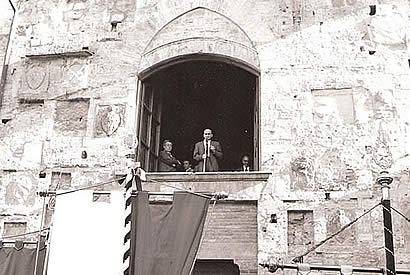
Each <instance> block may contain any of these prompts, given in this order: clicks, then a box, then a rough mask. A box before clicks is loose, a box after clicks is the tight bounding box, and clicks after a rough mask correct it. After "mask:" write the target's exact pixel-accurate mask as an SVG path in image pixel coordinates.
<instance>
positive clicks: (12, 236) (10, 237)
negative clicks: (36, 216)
mask: <svg viewBox="0 0 410 275" xmlns="http://www.w3.org/2000/svg"><path fill="white" fill-rule="evenodd" d="M49 229H50V227H45V228H43V229H41V230H36V231H31V232H27V233H22V234H17V235H10V236H4V237H2V238H1V239H2V240H4V239H12V238H17V237H22V236H27V235H31V234H36V233H39V232H42V231H46V230H49Z"/></svg>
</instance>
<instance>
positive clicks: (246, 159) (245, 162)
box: [242, 157, 249, 166]
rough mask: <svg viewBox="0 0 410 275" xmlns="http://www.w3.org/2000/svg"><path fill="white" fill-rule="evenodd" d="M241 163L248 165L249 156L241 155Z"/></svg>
mask: <svg viewBox="0 0 410 275" xmlns="http://www.w3.org/2000/svg"><path fill="white" fill-rule="evenodd" d="M242 165H244V166H249V158H248V157H243V158H242Z"/></svg>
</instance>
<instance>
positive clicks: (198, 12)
mask: <svg viewBox="0 0 410 275" xmlns="http://www.w3.org/2000/svg"><path fill="white" fill-rule="evenodd" d="M192 54H205V55H206V54H211V55H217V56H224V57H227V58H228V59H232V60H236V61H238V62H240V63H243V64H244V65H245V66H248V67H249V68H250V69H251V70H254V71H256V72H259V58H258V54H257V51H256V49H255V48H254V46H253V44H252V41H251V40H250V38H249V37H248V35H247V34H246V33H245V32H244V31H243V30H242V29H241V28H240V27H239V26H238V25H237V24H236V23H235V22H233V21H232V20H230V19H229V18H227V17H226V16H224V15H222V14H220V13H218V12H215V11H212V10H209V9H207V8H202V7H200V8H195V9H193V10H190V11H188V12H186V13H183V14H182V15H180V16H178V17H176V18H175V19H173V20H171V21H170V22H169V23H168V24H166V25H165V26H164V27H162V28H161V29H160V30H159V31H158V32H157V33H156V34H155V35H154V37H153V38H152V39H151V41H150V42H149V43H148V45H147V47H146V48H145V50H144V53H143V55H142V57H141V62H140V64H139V69H138V73H139V74H144V73H145V72H146V71H149V69H150V68H151V67H153V66H155V65H158V64H161V63H164V62H167V60H171V59H174V58H176V57H181V56H184V55H192Z"/></svg>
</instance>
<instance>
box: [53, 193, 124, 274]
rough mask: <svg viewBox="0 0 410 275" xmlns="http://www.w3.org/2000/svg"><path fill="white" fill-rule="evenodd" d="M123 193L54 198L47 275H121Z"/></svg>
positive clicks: (69, 195) (73, 194) (70, 195)
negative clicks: (54, 204) (54, 206)
mask: <svg viewBox="0 0 410 275" xmlns="http://www.w3.org/2000/svg"><path fill="white" fill-rule="evenodd" d="M124 207H125V200H124V193H123V192H119V191H116V192H110V194H109V197H108V196H107V195H99V194H98V195H96V196H94V195H93V191H91V190H84V191H78V192H74V193H70V194H64V195H60V196H57V199H56V209H55V214H54V222H53V227H52V233H51V243H50V257H49V262H48V273H47V274H48V275H73V274H75V275H90V274H98V275H116V274H121V273H122V257H123V252H124V251H123V238H124Z"/></svg>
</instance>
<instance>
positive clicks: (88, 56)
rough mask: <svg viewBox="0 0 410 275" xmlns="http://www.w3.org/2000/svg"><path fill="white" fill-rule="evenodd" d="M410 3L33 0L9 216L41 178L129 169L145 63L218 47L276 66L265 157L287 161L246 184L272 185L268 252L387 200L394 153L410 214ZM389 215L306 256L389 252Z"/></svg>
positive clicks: (6, 154)
mask: <svg viewBox="0 0 410 275" xmlns="http://www.w3.org/2000/svg"><path fill="white" fill-rule="evenodd" d="M369 5H376V13H375V14H374V15H370V14H369V13H370V8H369ZM198 7H205V8H206V9H199V10H198V9H196V8H198ZM409 8H410V7H409V3H408V1H404V0H396V1H379V2H377V3H376V2H373V1H354V0H352V1H350V0H346V1H344V0H333V1H328V2H318V1H300V0H293V1H263V0H252V1H249V0H247V1H242V0H241V1H234V2H232V1H228V0H225V1H204V0H185V1H171V0H160V1H150V0H146V1H139V0H119V1H109V2H107V1H102V0H94V1H92V0H88V1H87V0H54V1H45V0H36V1H25V2H21V4H20V8H19V10H18V13H17V17H16V21H15V25H14V29H13V40H12V49H13V51H12V56H11V63H10V67H9V71H8V76H7V83H6V89H5V94H4V98H3V105H2V106H1V109H0V116H1V117H0V119H2V121H3V123H1V124H0V152H2V154H1V157H0V182H1V186H0V208H1V209H2V211H1V213H2V216H1V219H2V220H3V221H6V222H10V221H18V222H21V221H25V222H27V230H34V229H37V228H38V224H39V214H40V212H41V203H42V201H41V199H40V198H38V197H37V196H36V195H35V192H36V191H38V190H41V189H46V188H47V187H49V186H52V187H54V188H55V187H56V186H59V187H61V188H68V186H69V187H71V188H75V187H78V186H84V185H91V184H94V183H98V182H102V181H105V180H107V179H110V178H112V176H114V175H118V174H124V173H125V172H126V167H127V164H130V162H132V160H133V154H134V150H135V146H136V119H137V117H136V116H137V112H136V99H137V88H138V87H137V83H138V77H137V73H138V72H140V71H141V70H143V69H145V68H148V67H149V66H151V65H154V64H156V63H158V62H161V61H164V60H166V59H167V58H172V57H173V56H175V55H180V54H186V53H192V52H197V51H199V50H201V49H203V48H205V49H208V51H209V52H210V53H218V54H222V55H227V56H230V57H231V58H235V59H239V60H241V61H242V62H244V63H247V64H250V65H252V66H256V67H258V68H259V70H260V93H261V103H262V104H261V106H260V107H261V125H260V127H261V140H260V144H261V166H262V168H263V170H266V171H270V172H272V176H271V177H270V179H269V183H268V184H267V185H266V186H261V188H255V189H250V190H244V192H247V193H248V197H257V198H258V199H259V202H258V221H259V224H258V229H259V234H258V239H259V247H258V251H259V260H260V261H263V260H267V259H268V258H270V257H274V258H282V259H285V260H290V259H291V258H292V257H294V256H297V255H298V254H301V253H303V252H304V251H305V249H307V248H308V247H310V245H311V244H313V243H318V242H319V241H321V240H322V239H324V238H325V237H326V236H329V235H330V234H332V233H334V232H336V231H337V230H338V229H340V228H341V226H343V225H344V224H346V223H348V222H349V221H351V220H353V219H354V218H355V217H357V216H358V215H360V214H361V213H363V212H364V211H365V210H366V209H369V208H370V207H372V206H373V205H374V204H376V203H377V202H379V200H380V190H379V187H378V186H376V185H375V179H376V177H377V175H378V173H379V172H380V171H381V170H382V169H381V166H383V164H385V163H386V162H389V161H390V160H392V162H393V165H392V167H391V169H390V171H391V172H392V173H393V175H394V179H395V180H394V183H393V188H392V194H393V195H392V197H393V206H395V207H397V208H398V209H400V210H402V211H403V212H404V214H407V215H408V216H409V215H410V212H409V211H408V209H409V206H410V199H409V196H408V192H409V187H408V181H409V177H410V176H409V165H410V159H409V156H408V154H409V153H410V139H409V133H410V115H409V112H408V111H407V110H408V109H409V108H410V76H409V71H410V69H409V48H408V37H409V20H408V19H409V14H410V13H409ZM193 9H196V10H195V12H199V13H198V16H195V17H193V18H190V17H189V16H191V15H192V14H193V13H187V12H188V11H190V10H193ZM184 13H186V15H187V17H179V16H181V15H182V14H184ZM177 17H179V18H178V20H175V21H173V19H175V18H177ZM209 20H212V22H210V21H209ZM214 20H216V21H214ZM171 21H172V23H170V22H171ZM178 22H183V24H184V25H186V26H187V27H186V28H181V25H180V24H178ZM192 22H194V24H193V23H192ZM216 22H221V26H220V27H218V24H216ZM169 23H170V24H169ZM174 23H175V24H174ZM230 23H232V24H230ZM173 24H174V25H175V26H176V27H175V28H172V26H173ZM181 24H182V23H181ZM164 26H166V27H165V28H163V27H164ZM198 26H199V27H198ZM207 26H212V29H211V30H210V29H207V28H206V27H207ZM234 26H235V27H234ZM160 30H161V31H160ZM235 30H236V31H235ZM239 30H242V31H243V32H242V33H241V32H240V31H239ZM158 32H159V34H161V35H157V36H156V34H157V33H158ZM210 33H212V35H211V34H210ZM198 34H200V35H202V38H203V39H199V40H195V39H190V38H195V37H198ZM179 37H180V38H182V39H187V40H186V41H185V42H184V41H179V42H178V41H177V40H178V39H177V38H179ZM210 38H215V39H214V40H212V39H210ZM224 39H225V40H226V41H225V40H224ZM151 40H152V41H151ZM150 41H151V43H150ZM221 41H223V42H221ZM232 41H233V42H232ZM218 43H219V44H218ZM164 44H166V45H164ZM149 45H150V46H149ZM235 45H238V46H235ZM154 49H161V51H160V52H159V53H160V54H158V55H155V54H152V55H150V54H151V53H152V50H154ZM148 50H150V51H151V52H150V51H148ZM158 51H159V50H158ZM111 188H115V186H112V187H111ZM326 193H328V199H326V195H325V194H326ZM272 217H275V219H273V218H272ZM381 223H382V220H381V211H380V209H377V210H376V211H374V212H372V214H371V215H368V216H366V217H365V218H363V219H361V220H360V221H359V222H358V223H356V225H355V226H353V227H352V228H351V229H349V230H347V231H346V232H345V233H343V234H341V235H340V236H338V237H337V238H335V240H333V241H332V242H330V243H329V244H327V245H325V246H323V247H321V248H320V249H318V250H317V251H316V252H312V253H311V254H310V256H309V257H307V258H306V259H305V262H308V261H309V260H312V261H314V262H320V263H324V264H354V265H382V264H383V262H384V254H383V238H382V226H381ZM0 226H3V224H0ZM394 228H395V233H396V243H395V244H396V248H397V263H398V265H399V266H400V267H407V268H408V267H410V260H409V259H410V247H409V245H408V243H406V240H407V238H408V236H409V235H410V227H409V223H407V222H406V221H405V220H402V219H401V218H400V217H398V216H394ZM299 229H300V230H302V229H303V230H305V231H306V232H302V233H303V234H301V233H300V232H299V231H300V230H299ZM3 230H4V229H3V228H2V230H1V232H8V231H3ZM312 238H313V239H312ZM352 254H353V255H354V257H351V255H352ZM259 273H260V274H265V273H266V271H264V270H262V269H259Z"/></svg>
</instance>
